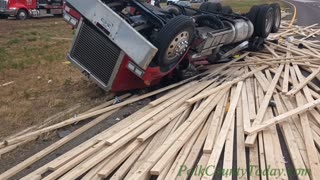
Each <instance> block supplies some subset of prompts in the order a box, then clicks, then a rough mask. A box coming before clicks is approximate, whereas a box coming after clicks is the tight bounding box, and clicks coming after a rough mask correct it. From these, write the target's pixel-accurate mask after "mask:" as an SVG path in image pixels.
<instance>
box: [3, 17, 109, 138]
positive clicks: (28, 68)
mask: <svg viewBox="0 0 320 180" xmlns="http://www.w3.org/2000/svg"><path fill="white" fill-rule="evenodd" d="M0 21H1V22H0V24H1V28H0V85H1V84H4V83H6V82H10V81H14V84H11V85H9V86H5V87H0V119H1V126H0V139H1V138H3V137H6V136H9V135H11V134H14V133H16V132H18V131H20V130H23V129H25V128H27V127H30V126H33V125H36V124H41V122H42V121H43V120H44V119H46V118H48V117H50V116H52V115H54V114H56V113H58V112H61V111H63V110H65V109H68V108H70V107H72V106H74V105H75V104H79V103H80V104H81V108H79V109H78V110H77V112H74V113H78V112H84V110H86V109H88V108H90V107H93V106H95V105H97V104H99V103H102V102H103V101H104V100H105V99H106V98H107V96H106V93H105V92H103V91H102V90H101V89H100V88H98V87H97V86H96V85H95V84H93V83H92V82H89V81H87V80H86V79H85V78H84V77H83V75H82V74H81V72H80V71H79V70H78V69H76V68H74V67H73V66H72V65H70V64H67V63H65V61H66V58H65V56H66V53H67V52H68V51H69V49H70V46H71V41H70V40H56V39H52V37H63V38H71V37H73V30H72V29H71V28H70V27H69V26H68V25H67V24H66V23H65V22H64V21H63V20H62V18H49V19H31V20H27V21H16V20H0ZM48 82H50V83H48ZM70 116H71V114H70V115H69V117H70ZM60 120H64V119H63V118H61V119H60Z"/></svg>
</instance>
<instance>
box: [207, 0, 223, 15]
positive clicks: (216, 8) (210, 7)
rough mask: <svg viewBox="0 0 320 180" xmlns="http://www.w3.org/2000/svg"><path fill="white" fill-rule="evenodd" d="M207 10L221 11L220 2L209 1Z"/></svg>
mask: <svg viewBox="0 0 320 180" xmlns="http://www.w3.org/2000/svg"><path fill="white" fill-rule="evenodd" d="M208 11H209V12H213V13H214V12H220V11H222V5H221V4H220V3H213V2H209V5H208Z"/></svg>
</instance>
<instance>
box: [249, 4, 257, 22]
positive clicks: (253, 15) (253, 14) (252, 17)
mask: <svg viewBox="0 0 320 180" xmlns="http://www.w3.org/2000/svg"><path fill="white" fill-rule="evenodd" d="M259 9H260V6H257V5H254V6H252V7H251V9H250V11H249V13H248V14H247V18H248V19H249V20H250V21H251V22H252V24H253V25H254V24H255V23H256V18H257V16H258V12H259Z"/></svg>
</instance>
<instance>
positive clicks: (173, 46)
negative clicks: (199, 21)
mask: <svg viewBox="0 0 320 180" xmlns="http://www.w3.org/2000/svg"><path fill="white" fill-rule="evenodd" d="M188 41H189V32H188V31H183V32H181V33H179V34H178V35H177V36H176V37H175V38H174V39H173V40H172V42H171V43H170V45H169V47H168V49H167V51H166V59H167V60H169V63H170V62H171V61H173V60H174V59H175V58H176V57H177V56H181V55H182V54H184V52H185V51H186V50H187V48H188V45H189V42H188Z"/></svg>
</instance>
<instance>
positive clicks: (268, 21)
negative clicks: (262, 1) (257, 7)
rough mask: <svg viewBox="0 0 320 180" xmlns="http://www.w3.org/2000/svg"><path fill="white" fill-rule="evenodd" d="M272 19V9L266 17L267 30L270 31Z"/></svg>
mask: <svg viewBox="0 0 320 180" xmlns="http://www.w3.org/2000/svg"><path fill="white" fill-rule="evenodd" d="M272 20H273V14H272V11H268V14H267V18H266V32H270V31H271V27H272Z"/></svg>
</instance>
